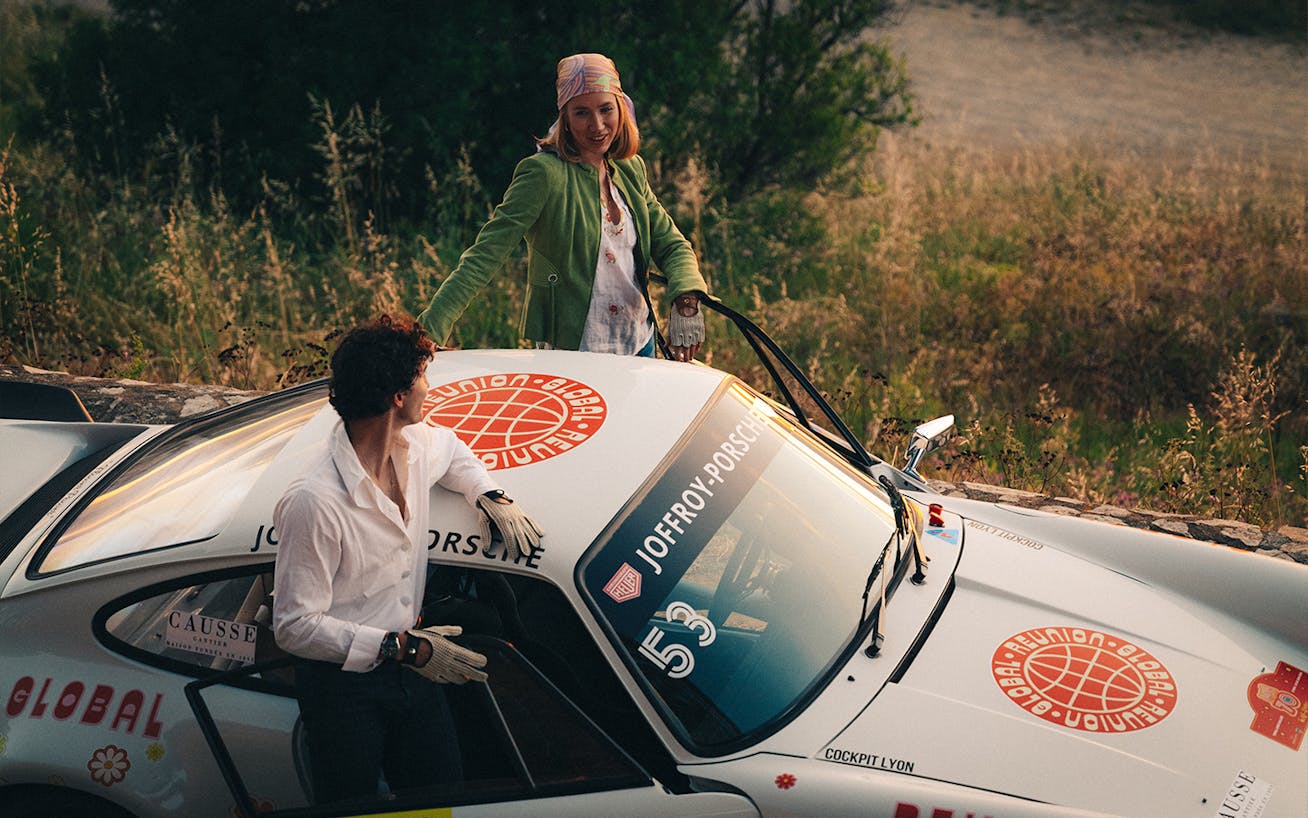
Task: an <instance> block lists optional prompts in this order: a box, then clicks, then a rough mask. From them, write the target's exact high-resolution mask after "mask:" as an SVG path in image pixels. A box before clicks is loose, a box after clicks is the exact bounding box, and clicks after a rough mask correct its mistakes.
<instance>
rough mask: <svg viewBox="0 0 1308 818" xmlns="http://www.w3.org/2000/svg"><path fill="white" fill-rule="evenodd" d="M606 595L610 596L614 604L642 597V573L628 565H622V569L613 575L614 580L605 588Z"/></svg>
mask: <svg viewBox="0 0 1308 818" xmlns="http://www.w3.org/2000/svg"><path fill="white" fill-rule="evenodd" d="M604 593H606V594H608V595H609V596H610V597H611V598H612V599H613V601H614V602H626V601H627V600H629V599H635V598H636V597H638V596H640V572H639V571H637V570H636V569H635V568H632V567H631V566H630V565H628V564H627V563H625V562H624V563H622V567H621V568H619V569H618V572H617V573H616V574H614V575H613V579H611V580H609V581H608V584H607V585H605V586H604Z"/></svg>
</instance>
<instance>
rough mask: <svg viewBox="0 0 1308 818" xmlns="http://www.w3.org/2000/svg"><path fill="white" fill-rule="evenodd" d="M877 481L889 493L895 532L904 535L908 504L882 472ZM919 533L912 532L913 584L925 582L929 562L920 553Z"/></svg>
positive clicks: (906, 529)
mask: <svg viewBox="0 0 1308 818" xmlns="http://www.w3.org/2000/svg"><path fill="white" fill-rule="evenodd" d="M877 482H878V483H880V484H881V486H882V488H884V489H885V490H886V494H888V495H890V508H891V509H892V510H894V512H895V528H896V529H897V533H898V534H899V536H900V537H904V536H906V535H907V534H908V531H909V524H908V505H907V504H906V503H905V502H904V495H903V494H902V493H900V491H899V487H898V486H896V485H895V484H894V482H893V481H892V480H891V479H890V478H888V477H886V476H885V475H884V474H882V475H879V476H878V477H877ZM919 533H920V532H914V534H913V561H914V563H915V570H914V571H913V576H912V577H911V580H912V582H913V584H914V585H921V584H922V583H924V582H926V565H925V563H927V562H929V560H928V559H927V558H926V557H925V556H924V555H923V554H922V539H921V537H919V536H918V534H919Z"/></svg>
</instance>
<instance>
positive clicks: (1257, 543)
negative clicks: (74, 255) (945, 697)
mask: <svg viewBox="0 0 1308 818" xmlns="http://www.w3.org/2000/svg"><path fill="white" fill-rule="evenodd" d="M5 379H13V380H25V381H35V382H39V383H49V384H56V385H59V386H68V387H70V388H71V389H72V390H73V391H74V392H76V393H77V395H78V397H80V398H81V400H82V403H83V404H84V405H85V406H86V408H87V411H89V412H90V414H91V417H92V418H94V419H95V420H96V421H99V422H116V423H175V422H177V421H178V420H183V419H185V418H188V417H192V416H194V415H200V414H204V413H205V412H210V411H213V410H215V409H222V408H224V407H227V406H232V405H234V404H237V403H241V402H242V401H246V400H249V399H250V398H253V397H256V396H258V395H261V394H264V393H262V392H250V391H244V390H240V389H231V388H228V387H223V386H195V385H192V384H152V383H145V382H143V381H132V380H117V379H106V378H87V377H78V376H74V375H68V374H64V373H60V372H47V371H44V370H38V369H31V368H29V367H17V366H0V380H5ZM931 485H932V487H934V488H935V489H936V490H937V491H939V492H940V493H941V494H944V495H946V496H956V497H967V498H969V499H973V500H984V501H988V502H1002V503H1008V504H1010V505H1016V506H1022V507H1026V508H1037V509H1041V510H1043V511H1049V512H1053V513H1055V514H1075V515H1078V516H1081V517H1088V518H1092V519H1096V520H1103V521H1105V522H1109V523H1113V524H1115V525H1126V526H1132V527H1135V528H1145V529H1151V530H1154V531H1165V532H1167V533H1169V534H1176V535H1179V536H1182V537H1189V538H1191V539H1196V540H1205V541H1207V542H1212V543H1217V544H1219V545H1226V546H1230V547H1232V548H1238V549H1241V550H1243V551H1250V552H1253V553H1256V554H1263V555H1266V556H1269V557H1275V558H1278V559H1287V560H1293V561H1295V562H1299V563H1303V564H1306V565H1308V529H1305V528H1297V527H1295V526H1282V527H1281V528H1279V529H1277V530H1275V531H1272V530H1267V529H1263V528H1259V527H1258V526H1256V525H1250V524H1249V523H1242V522H1237V521H1235V520H1213V519H1205V518H1202V517H1195V516H1190V515H1183V514H1165V513H1160V512H1155V511H1148V510H1145V509H1139V508H1130V509H1128V508H1119V507H1117V506H1110V505H1095V506H1092V505H1091V504H1089V503H1085V502H1082V501H1080V500H1075V499H1072V498H1069V497H1048V496H1045V495H1042V494H1034V493H1032V492H1028V491H1019V490H1017V489H1010V488H1005V487H1003V486H991V485H987V484H983V483H946V482H943V481H938V480H933V481H931Z"/></svg>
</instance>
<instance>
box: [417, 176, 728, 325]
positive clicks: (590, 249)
mask: <svg viewBox="0 0 1308 818" xmlns="http://www.w3.org/2000/svg"><path fill="white" fill-rule="evenodd" d="M611 167H612V168H613V180H614V183H615V184H617V186H618V190H620V191H621V192H622V198H623V199H625V200H626V202H627V207H628V208H629V209H630V210H631V215H632V219H633V221H635V224H636V235H637V242H636V248H635V253H636V274H637V276H638V277H639V279H640V282H641V283H642V284H644V282H645V277H646V275H647V273H648V271H649V266H650V264H651V262H652V263H653V264H655V265H656V266H657V267H658V269H659V270H660V271H662V273H663V274H664V275H665V276H667V278H668V294H669V297H671V298H675V297H677V296H678V295H681V294H682V293H685V292H691V291H694V290H698V291H700V292H707V291H708V285H706V284H705V283H704V278H703V276H701V275H700V272H699V262H698V261H697V260H696V259H695V252H694V250H693V249H691V246H690V242H688V241H687V240H686V238H685V236H683V235H682V234H681V231H680V230H678V229H677V226H676V225H675V224H674V223H673V222H672V217H671V216H669V215H668V213H667V211H666V210H664V209H663V205H661V204H659V200H658V198H657V197H655V195H654V193H653V192H652V191H651V190H650V187H649V180H648V179H647V178H646V175H645V161H644V160H643V159H641V158H640V157H639V156H634V157H632V158H631V159H619V160H614V161H611ZM599 195H600V193H599V170H598V169H597V168H595V167H593V166H591V165H586V164H579V163H576V162H568V161H565V160H563V159H560V158H559V157H558V156H557V155H555V154H553V153H548V152H542V153H537V154H535V155H533V156H529V157H527V158H526V159H524V160H522V161H521V162H519V163H518V167H517V169H515V170H514V172H513V181H512V182H510V183H509V189H508V190H507V191H505V193H504V201H503V202H501V203H500V205H499V207H497V208H495V212H494V213H493V214H492V215H491V217H490V220H489V221H488V222H486V225H485V226H484V227H482V229H481V232H480V233H478V234H477V240H476V241H474V242H473V244H472V246H471V247H469V248H468V249H467V250H465V251H464V252H463V255H462V256H460V257H459V263H458V265H456V266H455V268H454V270H453V271H452V272H451V273H450V276H449V278H447V279H446V280H445V282H444V283H443V284H441V287H440V289H439V290H437V291H436V295H435V296H433V297H432V300H431V304H429V305H428V306H427V309H425V310H424V311H423V312H422V314H420V315H419V316H418V321H419V322H420V323H421V324H422V325H423V326H425V327H426V328H427V331H428V332H429V333H430V334H431V337H432V338H434V339H436V340H437V342H438V343H443V342H445V341H446V340H447V339H448V338H449V336H450V332H451V331H452V330H453V328H454V323H455V322H456V321H457V320H458V319H459V316H461V315H463V312H464V310H466V309H467V308H468V305H469V304H471V303H472V301H473V299H474V298H476V297H477V294H478V293H479V292H481V290H482V288H483V287H485V286H486V284H487V282H489V281H490V279H491V277H492V276H493V275H495V274H496V273H498V272H499V271H500V270H501V269H503V267H504V262H505V260H507V259H508V257H509V255H510V254H511V253H512V252H513V251H514V250H516V249H517V248H518V245H519V242H521V241H522V239H523V238H526V240H527V297H526V303H525V304H524V305H523V311H522V320H521V322H520V324H519V331H520V332H521V333H522V337H524V338H528V339H531V340H533V341H546V342H548V343H550V344H553V345H554V346H556V347H559V348H560V349H576V348H578V347H579V346H581V334H582V329H583V327H584V325H585V322H586V314H587V311H588V310H589V307H590V291H591V287H592V285H593V284H594V282H595V268H596V266H597V265H598V263H599V244H600V204H599Z"/></svg>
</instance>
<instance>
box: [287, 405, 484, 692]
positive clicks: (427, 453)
mask: <svg viewBox="0 0 1308 818" xmlns="http://www.w3.org/2000/svg"><path fill="white" fill-rule="evenodd" d="M400 434H401V436H402V437H403V439H404V441H405V442H406V443H407V444H408V450H407V452H406V451H405V450H403V449H398V450H397V451H396V453H395V464H396V467H397V468H402V467H403V465H404V464H405V462H406V461H407V467H408V479H407V481H405V493H404V501H405V505H406V506H407V509H408V519H407V520H406V519H404V518H403V517H402V516H401V514H400V509H399V507H398V506H397V505H396V504H395V503H394V502H393V501H392V500H391V499H390V498H389V497H387V496H386V495H385V493H383V492H382V490H381V489H380V488H378V486H377V485H376V484H375V483H374V482H373V481H372V479H371V478H369V477H368V475H367V473H366V472H365V471H364V469H363V465H362V464H361V463H360V462H359V458H358V455H357V454H356V453H355V451H354V447H353V446H352V445H351V444H350V439H349V436H348V435H347V434H346V432H345V424H344V423H342V422H341V421H339V420H338V421H337V422H336V426H335V427H334V428H333V430H332V433H331V437H330V442H329V446H328V451H327V452H326V453H325V454H324V455H323V456H322V458H321V459H319V460H318V461H317V462H316V463H315V464H314V465H313V466H312V467H311V468H310V469H309V470H308V471H307V472H306V473H305V474H304V475H303V476H302V477H300V478H299V479H297V480H296V481H295V482H293V483H292V484H291V485H290V487H289V488H287V490H286V493H285V494H284V495H283V496H282V499H281V500H280V501H278V503H277V507H276V509H275V510H274V511H273V525H274V526H276V528H277V531H278V537H279V539H278V545H277V565H276V572H275V577H274V587H275V588H276V593H275V594H274V595H273V600H274V601H273V632H274V634H275V636H276V638H277V644H278V645H279V646H280V647H281V648H282V649H283V650H286V651H288V652H289V653H293V654H295V655H296V656H302V657H305V658H308V659H319V660H322V661H327V662H336V663H340V664H341V665H342V667H343V669H345V670H351V671H359V672H363V671H368V670H371V669H373V668H374V667H376V666H377V654H378V651H379V650H380V648H381V641H382V637H384V636H385V635H386V632H387V631H404V630H406V629H408V628H411V627H413V625H414V622H415V621H416V620H417V618H418V614H419V612H420V611H421V608H422V595H423V592H424V590H425V589H426V584H427V542H426V541H427V524H428V517H429V511H430V503H431V487H432V486H433V485H440V486H442V487H443V488H447V489H450V490H451V491H456V492H459V493H460V494H462V495H463V496H464V497H465V498H466V499H467V501H468V504H469V505H475V503H476V500H477V497H478V496H480V495H481V494H483V493H484V492H487V491H492V490H494V489H496V488H498V486H496V484H495V482H494V481H493V480H492V479H491V477H490V475H489V474H488V473H487V471H486V467H485V466H484V465H483V464H482V463H481V461H480V460H478V459H477V456H476V455H475V454H473V452H472V450H471V449H469V448H468V447H467V446H466V445H465V444H464V443H463V442H462V441H461V440H459V439H458V438H457V437H456V436H455V435H454V433H453V432H451V431H450V430H449V429H446V428H444V427H432V426H428V425H427V424H425V423H415V424H412V425H410V426H406V427H405V428H404V429H403V430H402V431H401V433H400Z"/></svg>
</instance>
